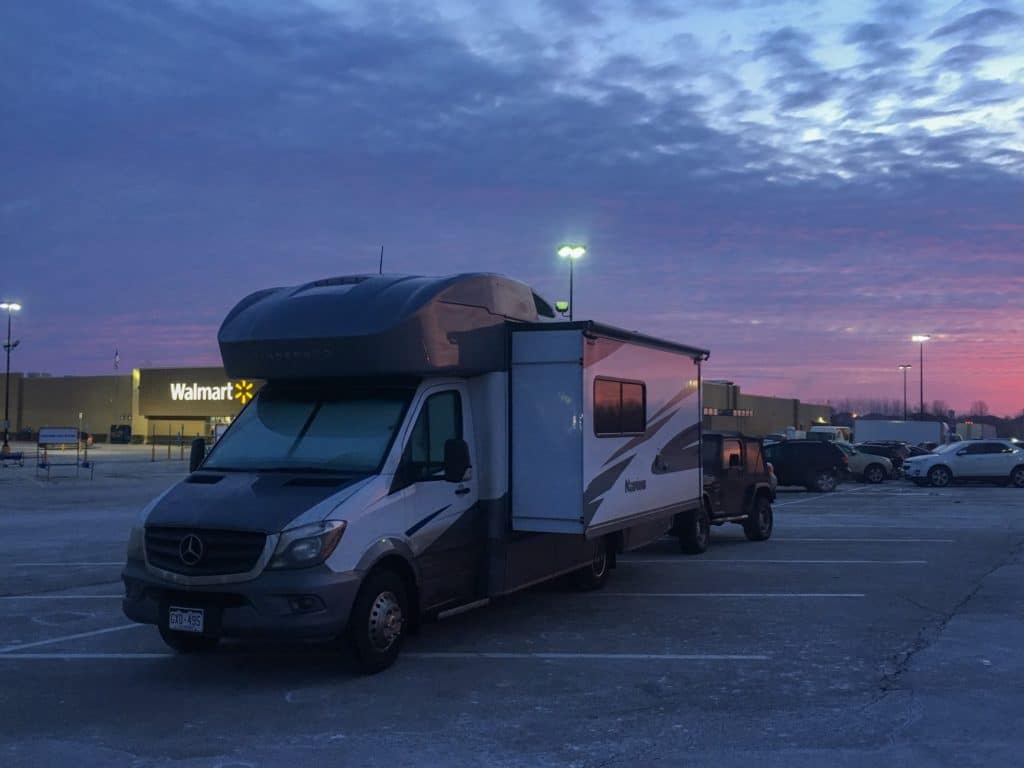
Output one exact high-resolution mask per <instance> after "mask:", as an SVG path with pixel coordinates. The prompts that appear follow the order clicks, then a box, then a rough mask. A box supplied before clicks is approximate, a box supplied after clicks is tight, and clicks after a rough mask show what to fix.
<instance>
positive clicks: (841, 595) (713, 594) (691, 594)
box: [584, 590, 865, 600]
mask: <svg viewBox="0 0 1024 768" xmlns="http://www.w3.org/2000/svg"><path fill="white" fill-rule="evenodd" d="M584 594H587V593H584ZM592 594H593V595H594V597H597V596H599V595H602V596H604V597H676V598H688V597H698V598H699V597H713V598H727V597H743V598H757V599H759V600H760V599H762V598H767V599H772V598H778V599H785V598H798V599H799V598H808V597H821V598H847V597H864V596H865V594H864V593H863V592H603V591H600V590H596V591H594V592H593V593H592Z"/></svg>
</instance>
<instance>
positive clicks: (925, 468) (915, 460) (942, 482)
mask: <svg viewBox="0 0 1024 768" xmlns="http://www.w3.org/2000/svg"><path fill="white" fill-rule="evenodd" d="M903 467H904V472H905V473H906V476H907V478H908V479H909V480H911V481H912V482H914V483H915V484H917V485H934V486H935V487H937V488H944V487H946V486H948V485H950V484H951V483H955V482H964V481H987V482H994V483H1003V484H1011V485H1015V486H1017V487H1018V488H1024V450H1022V449H1021V447H1020V445H1019V444H1017V443H1014V442H1012V441H1010V440H963V441H961V442H959V443H950V444H949V445H944V446H942V447H941V448H939V449H937V450H936V451H934V452H932V453H930V454H928V455H927V456H915V457H912V458H909V459H907V460H906V461H905V462H904V464H903Z"/></svg>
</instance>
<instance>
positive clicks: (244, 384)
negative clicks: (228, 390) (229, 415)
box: [232, 379, 255, 405]
mask: <svg viewBox="0 0 1024 768" xmlns="http://www.w3.org/2000/svg"><path fill="white" fill-rule="evenodd" d="M254 389H255V387H254V386H253V383H252V382H251V381H246V380H245V379H242V380H241V381H236V382H234V383H233V385H232V390H233V394H232V397H234V398H235V400H237V401H238V402H239V403H241V404H242V405H245V404H246V403H248V402H249V401H250V400H252V398H253V391H254Z"/></svg>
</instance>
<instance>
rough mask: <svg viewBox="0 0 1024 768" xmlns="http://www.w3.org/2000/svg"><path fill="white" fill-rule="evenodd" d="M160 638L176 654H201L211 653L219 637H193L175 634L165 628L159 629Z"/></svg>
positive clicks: (186, 634)
mask: <svg viewBox="0 0 1024 768" xmlns="http://www.w3.org/2000/svg"><path fill="white" fill-rule="evenodd" d="M160 638H161V639H162V640H163V641H164V642H165V643H167V645H168V647H170V648H172V649H174V651H176V652H177V653H203V652H204V651H212V650H213V649H214V648H216V647H217V645H218V643H220V638H219V637H207V636H205V635H193V634H190V633H188V632H175V631H174V630H172V629H168V628H167V627H160Z"/></svg>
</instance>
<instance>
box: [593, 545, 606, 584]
mask: <svg viewBox="0 0 1024 768" xmlns="http://www.w3.org/2000/svg"><path fill="white" fill-rule="evenodd" d="M590 570H591V573H592V574H593V576H594V578H595V579H600V578H601V577H602V576H604V572H605V571H606V570H608V550H607V549H606V548H605V547H603V546H602V547H599V548H598V550H597V552H595V553H594V560H593V562H592V563H591V564H590Z"/></svg>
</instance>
